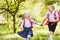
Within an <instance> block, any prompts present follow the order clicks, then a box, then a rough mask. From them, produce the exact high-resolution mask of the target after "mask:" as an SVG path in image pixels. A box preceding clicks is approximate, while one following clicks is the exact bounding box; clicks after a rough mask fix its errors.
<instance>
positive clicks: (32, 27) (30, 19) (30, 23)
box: [23, 18, 33, 28]
mask: <svg viewBox="0 0 60 40" xmlns="http://www.w3.org/2000/svg"><path fill="white" fill-rule="evenodd" d="M29 21H30V24H31V27H32V28H33V25H32V21H31V19H30V18H29ZM24 25H25V19H24V23H23V28H24Z"/></svg>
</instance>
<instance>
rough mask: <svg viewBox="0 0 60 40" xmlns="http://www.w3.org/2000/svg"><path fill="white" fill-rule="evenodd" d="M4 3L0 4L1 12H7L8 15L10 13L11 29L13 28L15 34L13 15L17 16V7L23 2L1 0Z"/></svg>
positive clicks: (19, 0) (21, 0)
mask: <svg viewBox="0 0 60 40" xmlns="http://www.w3.org/2000/svg"><path fill="white" fill-rule="evenodd" d="M2 1H4V3H3V2H1V3H0V4H2V5H1V6H0V9H1V10H4V11H7V12H8V13H10V14H11V15H12V17H13V28H14V33H15V32H16V28H15V15H16V14H17V12H18V10H19V6H20V3H21V2H23V1H25V0H2Z"/></svg>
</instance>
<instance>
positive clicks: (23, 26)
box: [23, 19, 25, 28]
mask: <svg viewBox="0 0 60 40" xmlns="http://www.w3.org/2000/svg"><path fill="white" fill-rule="evenodd" d="M24 25H25V19H24V22H23V28H24Z"/></svg>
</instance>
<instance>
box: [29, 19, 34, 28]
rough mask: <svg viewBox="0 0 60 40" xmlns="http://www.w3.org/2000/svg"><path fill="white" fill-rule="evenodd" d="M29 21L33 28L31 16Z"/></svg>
mask: <svg viewBox="0 0 60 40" xmlns="http://www.w3.org/2000/svg"><path fill="white" fill-rule="evenodd" d="M29 21H30V24H31V27H32V28H33V25H32V21H31V19H30V18H29Z"/></svg>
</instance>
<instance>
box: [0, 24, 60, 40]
mask: <svg viewBox="0 0 60 40" xmlns="http://www.w3.org/2000/svg"><path fill="white" fill-rule="evenodd" d="M59 24H60V23H58V26H57V28H56V31H55V33H54V36H53V39H54V40H60V27H59V26H60V25H59ZM4 28H5V27H4ZM0 29H1V30H0V40H23V38H21V37H20V36H19V35H18V34H17V33H15V34H13V33H12V32H13V31H12V30H11V29H10V30H7V29H4V30H3V28H2V27H0ZM18 30H19V29H18ZM33 33H34V36H33V37H32V38H31V40H48V37H49V30H48V27H47V26H43V27H34V28H33Z"/></svg>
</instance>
